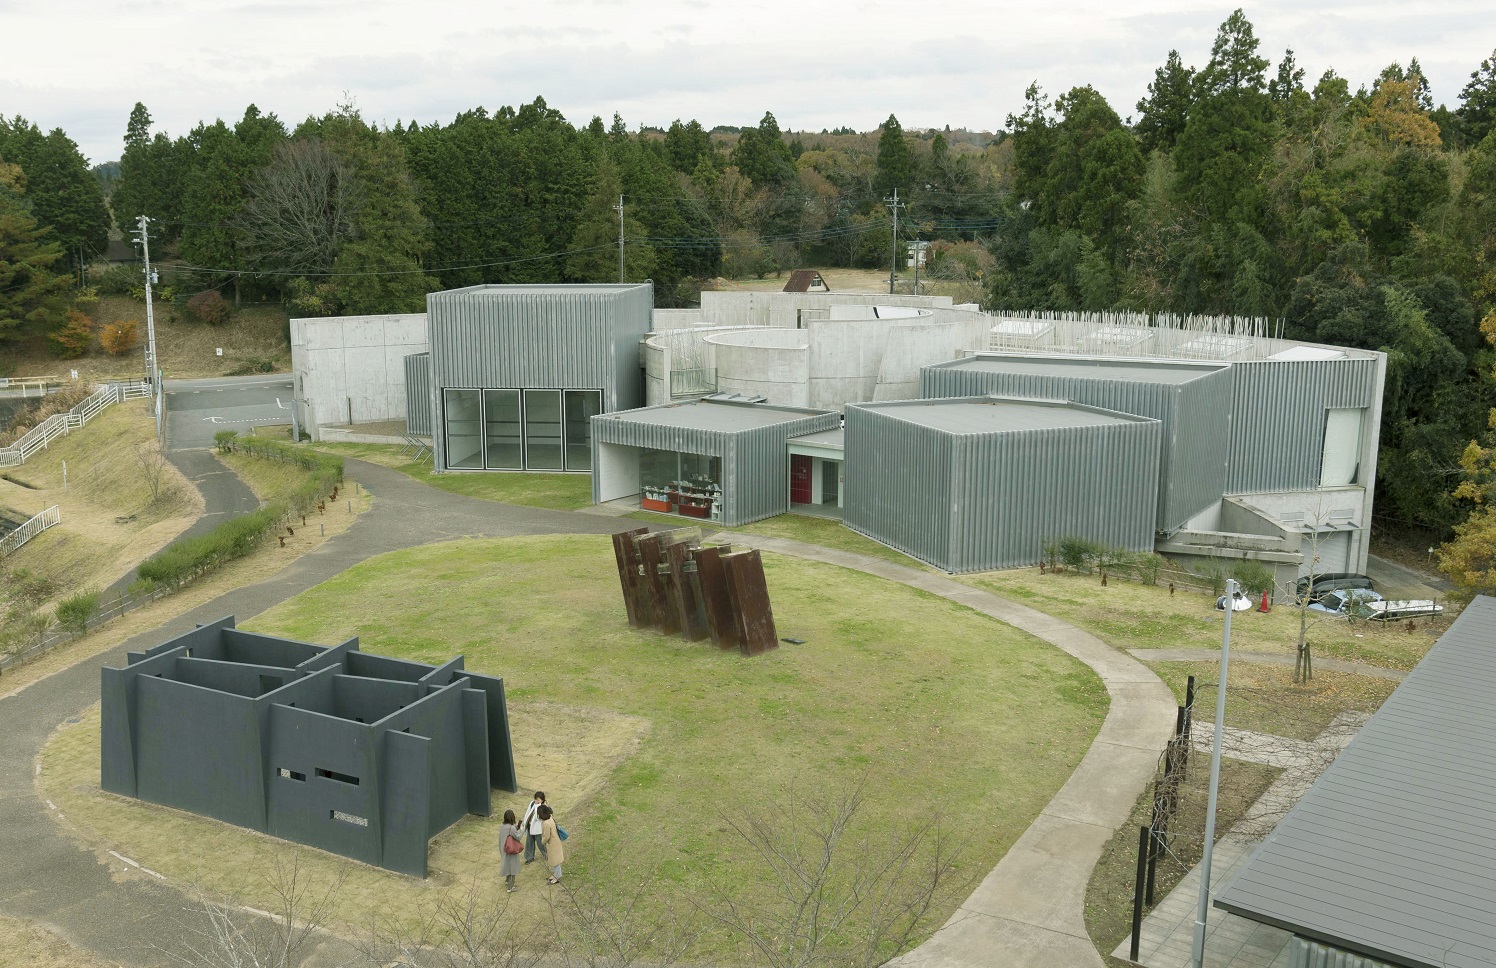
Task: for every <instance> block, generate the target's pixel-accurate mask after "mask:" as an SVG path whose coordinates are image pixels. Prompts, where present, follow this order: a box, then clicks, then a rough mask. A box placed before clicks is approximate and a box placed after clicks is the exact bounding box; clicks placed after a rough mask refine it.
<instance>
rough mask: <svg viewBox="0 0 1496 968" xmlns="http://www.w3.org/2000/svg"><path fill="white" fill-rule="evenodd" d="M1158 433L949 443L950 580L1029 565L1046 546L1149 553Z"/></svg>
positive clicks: (1079, 433)
mask: <svg viewBox="0 0 1496 968" xmlns="http://www.w3.org/2000/svg"><path fill="white" fill-rule="evenodd" d="M1159 435H1160V425H1159V424H1158V423H1128V424H1117V425H1113V426H1109V427H1074V428H1060V429H1054V430H1042V431H1033V432H1029V433H1022V434H989V435H972V436H966V437H962V438H959V439H958V440H957V441H956V445H955V451H954V454H953V466H954V471H953V473H954V477H955V485H954V488H953V493H954V496H955V499H954V501H953V506H952V509H951V523H950V529H951V550H950V555H949V564H948V565H947V566H946V567H947V568H948V570H950V571H956V572H966V571H985V570H988V569H993V568H1011V567H1015V566H1020V565H1030V564H1033V563H1034V562H1036V561H1038V560H1039V559H1040V558H1041V557H1042V555H1043V546H1044V543H1045V542H1046V541H1050V540H1054V539H1058V538H1063V537H1066V536H1071V535H1073V536H1077V537H1082V538H1086V539H1089V540H1091V541H1098V542H1101V543H1103V544H1106V545H1109V546H1113V547H1122V548H1128V549H1131V550H1134V551H1144V550H1147V549H1149V548H1151V547H1152V545H1153V522H1154V509H1155V506H1156V501H1157V489H1158V451H1159Z"/></svg>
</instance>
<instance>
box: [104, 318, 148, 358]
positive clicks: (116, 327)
mask: <svg viewBox="0 0 1496 968" xmlns="http://www.w3.org/2000/svg"><path fill="white" fill-rule="evenodd" d="M99 345H100V346H102V347H104V350H105V352H107V353H109V354H111V355H113V356H124V355H125V354H126V353H128V352H130V351H131V350H133V349H135V348H136V347H137V346H139V345H140V323H138V322H136V321H135V320H133V319H116V320H115V321H114V322H112V323H110V324H109V325H108V326H105V327H104V329H103V330H102V331H101V332H100V333H99Z"/></svg>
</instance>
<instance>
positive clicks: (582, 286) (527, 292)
mask: <svg viewBox="0 0 1496 968" xmlns="http://www.w3.org/2000/svg"><path fill="white" fill-rule="evenodd" d="M644 285H646V283H637V282H630V283H622V284H620V283H616V282H604V283H558V284H556V285H538V284H537V285H514V286H503V285H497V284H486V285H479V286H465V287H464V288H462V289H443V290H442V291H441V292H433V293H432V294H431V295H432V296H433V297H438V298H439V297H441V296H449V295H453V294H455V293H475V294H480V295H492V296H513V295H520V296H567V295H576V294H579V293H580V294H585V293H600V292H626V291H628V290H630V289H638V288H640V287H642V286H644Z"/></svg>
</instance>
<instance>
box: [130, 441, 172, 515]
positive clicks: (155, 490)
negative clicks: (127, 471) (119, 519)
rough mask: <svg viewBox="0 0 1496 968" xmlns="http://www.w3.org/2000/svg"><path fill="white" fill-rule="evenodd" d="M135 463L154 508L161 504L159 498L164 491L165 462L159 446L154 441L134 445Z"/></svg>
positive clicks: (164, 456)
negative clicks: (149, 493) (137, 465)
mask: <svg viewBox="0 0 1496 968" xmlns="http://www.w3.org/2000/svg"><path fill="white" fill-rule="evenodd" d="M135 462H136V463H137V464H139V465H140V476H141V479H142V480H144V481H145V486H146V488H147V489H149V490H150V492H151V504H152V505H153V506H154V505H156V504H159V503H161V496H162V494H163V493H164V492H165V490H166V464H167V461H166V455H165V454H164V453H162V451H161V446H160V444H158V443H157V442H156V441H154V440H152V441H149V442H142V443H138V444H136V445H135Z"/></svg>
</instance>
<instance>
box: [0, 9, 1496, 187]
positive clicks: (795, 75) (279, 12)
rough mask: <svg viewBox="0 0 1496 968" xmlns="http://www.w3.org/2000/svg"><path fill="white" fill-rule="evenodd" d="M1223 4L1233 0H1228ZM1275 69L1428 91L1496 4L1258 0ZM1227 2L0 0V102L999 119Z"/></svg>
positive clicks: (1211, 19) (1254, 17)
mask: <svg viewBox="0 0 1496 968" xmlns="http://www.w3.org/2000/svg"><path fill="white" fill-rule="evenodd" d="M1228 2H1229V0H1228ZM1245 9H1246V13H1247V16H1248V18H1249V19H1250V20H1251V21H1252V23H1253V25H1254V27H1255V28H1256V31H1257V36H1258V38H1259V39H1260V40H1261V42H1262V47H1261V52H1262V53H1263V54H1264V55H1265V56H1267V57H1269V58H1271V59H1272V60H1273V62H1274V64H1276V62H1277V60H1278V59H1279V58H1280V57H1281V56H1282V53H1283V50H1284V48H1286V47H1292V48H1293V49H1294V51H1295V53H1296V55H1297V57H1298V61H1299V64H1300V65H1301V66H1303V67H1304V68H1305V69H1306V74H1307V80H1308V82H1309V83H1310V84H1312V83H1313V81H1314V80H1315V79H1316V78H1317V77H1318V76H1319V75H1320V74H1321V73H1322V72H1323V71H1324V70H1325V69H1326V68H1329V67H1333V68H1334V69H1335V70H1336V71H1337V72H1338V73H1340V74H1341V75H1342V76H1345V77H1347V78H1349V79H1350V81H1351V87H1352V89H1354V88H1355V87H1356V86H1357V85H1359V84H1361V83H1366V82H1369V81H1370V80H1371V79H1372V78H1374V77H1375V76H1376V74H1377V72H1378V71H1380V70H1381V68H1383V67H1384V66H1386V65H1387V64H1389V63H1391V62H1392V61H1399V62H1402V63H1404V64H1405V63H1406V62H1407V61H1408V59H1409V58H1411V57H1417V58H1418V60H1419V61H1420V63H1421V64H1422V65H1423V68H1424V71H1425V74H1426V76H1427V77H1428V79H1429V82H1430V83H1431V84H1432V86H1433V92H1434V98H1435V100H1436V102H1443V103H1447V104H1449V105H1450V106H1451V107H1453V106H1455V104H1456V101H1457V99H1458V97H1459V92H1460V89H1461V88H1462V87H1463V86H1464V84H1465V82H1466V81H1467V80H1468V79H1469V75H1470V72H1471V71H1473V70H1474V69H1475V68H1476V67H1477V65H1479V63H1480V62H1481V60H1482V59H1483V58H1486V57H1489V56H1491V54H1492V51H1493V49H1496V9H1493V4H1492V0H1423V2H1419V3H1411V2H1408V0H1397V2H1393V0H1364V2H1358V3H1351V2H1349V0H1270V2H1263V3H1256V4H1254V5H1252V6H1249V7H1246V8H1245ZM1231 10H1232V7H1231V6H1229V5H1227V4H1226V3H1221V4H1206V3H1202V2H1197V0H1155V2H1153V3H1150V4H1141V3H1135V2H1128V0H1048V2H1041V3H1025V4H1021V5H1020V4H1014V3H1002V2H999V3H993V2H990V0H988V2H981V0H925V2H921V3H911V2H884V0H822V2H820V3H804V2H800V3H795V2H788V0H751V2H741V0H739V2H721V0H652V2H640V0H535V2H530V3H516V2H513V0H508V2H500V3H494V2H491V0H488V2H478V0H400V2H395V0H246V2H241V3H230V2H220V0H149V2H146V0H44V2H37V0H0V37H3V38H4V39H5V44H4V47H5V55H4V57H3V58H0V113H3V114H5V115H8V116H13V115H16V114H20V115H23V116H25V117H26V118H28V119H29V120H31V121H33V122H35V123H36V124H38V125H39V126H41V127H42V128H44V129H51V128H54V127H61V128H63V129H64V130H66V131H67V133H68V134H69V135H70V136H71V137H72V138H73V140H74V141H77V142H78V144H79V146H80V147H81V148H82V150H83V153H84V154H85V155H86V156H87V157H88V158H89V160H90V161H92V162H100V161H108V160H112V159H115V158H118V157H119V154H120V151H121V140H122V138H123V135H124V129H125V122H126V120H127V119H128V117H129V113H130V108H131V107H132V106H133V105H134V103H135V102H136V101H141V102H144V103H145V105H146V106H147V107H148V108H149V109H150V111H151V115H152V117H153V119H154V120H155V123H156V130H162V129H164V130H166V131H168V132H169V133H171V134H172V135H178V134H184V133H186V132H187V131H188V130H189V129H191V128H192V127H193V126H194V125H195V124H196V123H197V122H198V121H199V120H204V119H206V120H212V119H213V118H216V117H222V118H224V119H225V120H227V121H233V120H235V119H237V118H238V117H239V116H241V115H242V114H243V111H244V108H245V106H246V105H247V104H250V103H254V104H256V105H258V106H259V107H260V109H261V110H262V111H264V112H266V113H270V112H274V113H275V114H277V115H279V116H280V117H281V119H282V120H284V121H286V122H288V124H291V125H294V124H295V123H296V122H297V121H300V120H301V119H302V118H305V117H306V116H307V115H309V114H321V113H323V112H325V111H327V110H329V109H331V108H332V107H333V106H334V105H335V104H337V103H338V101H340V100H341V99H342V97H343V94H344V92H347V93H348V94H349V95H351V96H352V97H353V98H354V100H355V103H356V104H357V105H358V106H359V108H360V109H361V110H362V112H363V114H364V117H365V118H367V119H369V120H371V121H374V122H380V123H386V124H393V123H394V122H395V121H397V120H405V121H409V120H411V119H417V120H420V121H422V122H431V121H449V120H451V118H452V117H453V115H454V114H456V113H457V112H459V111H462V110H466V109H469V108H473V107H477V106H483V107H486V108H488V109H489V110H493V109H495V108H497V107H499V106H501V105H505V104H510V105H515V104H520V103H525V102H529V101H531V100H533V99H534V98H535V97H536V96H537V95H538V96H541V97H544V98H545V99H546V102H547V103H548V104H550V105H551V107H553V108H557V109H559V110H560V111H561V112H562V113H564V114H565V115H566V117H567V118H568V120H570V121H571V122H572V123H574V124H585V123H586V122H587V121H588V120H589V119H590V118H591V117H592V116H593V115H594V114H597V115H601V116H602V117H603V118H604V119H608V120H611V118H612V115H613V112H615V111H617V112H619V113H621V114H622V115H623V118H624V120H625V122H626V123H627V124H628V126H629V128H630V129H637V128H638V127H639V126H640V125H644V124H651V125H668V124H669V123H670V121H671V120H673V119H675V118H681V119H683V120H689V119H690V118H693V117H694V118H696V119H698V120H700V121H701V122H702V123H703V124H704V125H706V126H707V127H711V126H713V125H717V124H733V125H744V124H753V123H756V122H757V121H758V119H759V118H760V117H762V116H763V113H764V111H765V110H770V111H773V112H774V114H775V116H776V117H777V118H778V119H779V123H780V126H781V127H782V128H784V129H785V130H791V129H794V130H806V129H809V130H814V131H819V130H821V129H822V128H834V127H837V126H840V125H850V126H851V127H853V128H856V129H858V130H869V129H872V128H875V127H877V125H878V124H880V123H881V122H882V121H883V120H884V119H885V118H886V117H888V115H889V113H890V112H892V113H894V114H896V115H898V118H899V121H900V122H901V123H902V124H903V126H904V127H905V128H906V129H911V128H924V127H938V126H943V125H947V124H949V125H950V126H951V127H969V128H978V129H988V130H996V129H997V128H1000V127H1002V126H1003V123H1004V118H1005V117H1006V116H1007V114H1008V113H1009V112H1010V111H1014V110H1016V109H1017V108H1018V107H1019V106H1020V104H1021V102H1022V98H1023V89H1024V88H1025V87H1026V86H1027V85H1028V83H1029V82H1030V81H1033V80H1038V81H1039V83H1040V85H1041V86H1042V87H1043V88H1044V89H1045V90H1046V91H1047V92H1049V93H1051V94H1055V93H1060V92H1063V91H1065V90H1067V89H1069V88H1071V87H1073V86H1076V85H1080V84H1090V85H1092V86H1093V87H1095V88H1097V89H1098V90H1100V91H1101V92H1102V94H1103V95H1105V96H1106V97H1107V99H1108V100H1109V101H1111V103H1112V106H1113V107H1114V108H1115V109H1116V110H1117V112H1118V113H1119V114H1121V115H1123V116H1124V117H1126V116H1127V115H1129V114H1133V113H1134V105H1135V104H1136V102H1137V100H1138V98H1139V97H1141V96H1142V95H1143V93H1144V90H1145V88H1146V86H1147V84H1148V82H1149V81H1150V80H1152V78H1153V71H1154V69H1155V68H1157V67H1158V66H1160V65H1161V64H1162V63H1163V62H1164V59H1165V57H1166V56H1167V55H1168V52H1169V50H1170V49H1171V48H1177V49H1178V50H1179V51H1180V53H1181V54H1182V55H1183V57H1184V60H1185V63H1186V64H1193V65H1195V66H1200V65H1203V64H1204V62H1205V61H1206V59H1208V57H1209V54H1210V44H1211V40H1212V39H1213V38H1214V36H1215V30H1216V27H1217V26H1219V24H1220V23H1221V21H1223V20H1225V19H1226V17H1227V16H1229V15H1230V13H1231Z"/></svg>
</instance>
